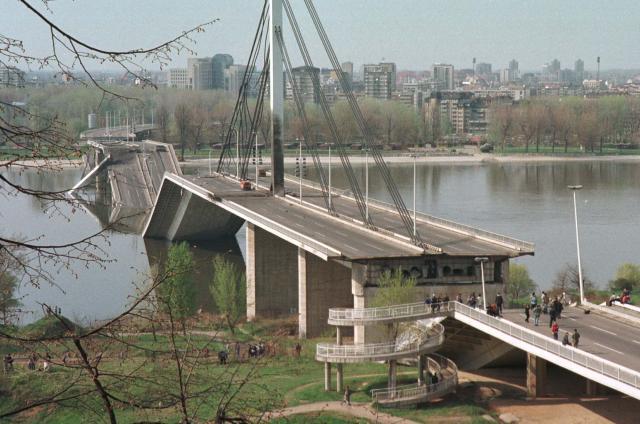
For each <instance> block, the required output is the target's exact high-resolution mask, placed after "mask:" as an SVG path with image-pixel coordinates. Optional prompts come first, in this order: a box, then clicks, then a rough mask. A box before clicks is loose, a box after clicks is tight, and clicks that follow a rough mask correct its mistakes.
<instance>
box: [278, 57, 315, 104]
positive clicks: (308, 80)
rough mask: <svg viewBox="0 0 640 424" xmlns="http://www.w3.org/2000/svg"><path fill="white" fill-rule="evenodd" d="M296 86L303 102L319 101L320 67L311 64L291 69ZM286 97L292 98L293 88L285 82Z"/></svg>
mask: <svg viewBox="0 0 640 424" xmlns="http://www.w3.org/2000/svg"><path fill="white" fill-rule="evenodd" d="M291 74H292V76H293V80H294V82H295V84H296V88H297V89H298V92H299V93H300V96H301V97H302V100H303V101H304V102H305V103H320V92H319V91H318V90H316V88H320V69H319V68H316V67H312V66H299V67H297V68H293V69H292V70H291ZM287 85H288V88H287V93H286V97H287V98H288V99H293V89H292V87H291V85H290V84H287Z"/></svg>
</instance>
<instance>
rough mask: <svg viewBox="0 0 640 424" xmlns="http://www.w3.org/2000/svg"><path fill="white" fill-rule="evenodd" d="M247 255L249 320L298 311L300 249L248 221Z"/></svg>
mask: <svg viewBox="0 0 640 424" xmlns="http://www.w3.org/2000/svg"><path fill="white" fill-rule="evenodd" d="M246 254H247V319H249V320H252V319H254V318H256V317H278V316H287V315H291V314H292V313H295V312H296V311H297V307H298V305H297V302H298V284H297V283H298V261H297V255H298V248H297V247H296V246H294V245H292V244H290V243H287V242H286V241H284V240H283V239H281V238H279V237H276V236H274V235H273V234H271V233H269V232H267V231H265V230H263V229H261V228H259V227H256V226H255V225H253V224H247V253H246ZM325 321H326V320H325Z"/></svg>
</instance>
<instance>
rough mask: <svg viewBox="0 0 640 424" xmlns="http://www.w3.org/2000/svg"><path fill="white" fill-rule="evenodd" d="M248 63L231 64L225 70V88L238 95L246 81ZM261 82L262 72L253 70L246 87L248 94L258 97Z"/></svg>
mask: <svg viewBox="0 0 640 424" xmlns="http://www.w3.org/2000/svg"><path fill="white" fill-rule="evenodd" d="M246 69H247V66H246V65H230V66H229V67H228V68H227V69H225V70H224V89H225V91H228V92H230V93H232V94H233V95H234V96H237V95H238V93H239V92H240V88H241V87H242V82H243V81H244V75H245V70H246ZM259 84H260V72H256V71H253V72H251V74H250V75H249V81H248V84H247V87H246V90H247V91H246V92H247V96H249V97H256V96H257V95H258V90H259V89H260V87H259Z"/></svg>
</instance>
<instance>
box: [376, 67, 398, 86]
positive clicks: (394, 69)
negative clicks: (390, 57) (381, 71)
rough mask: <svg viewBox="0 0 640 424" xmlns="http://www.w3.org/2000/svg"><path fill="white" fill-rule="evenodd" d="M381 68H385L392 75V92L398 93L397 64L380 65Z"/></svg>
mask: <svg viewBox="0 0 640 424" xmlns="http://www.w3.org/2000/svg"><path fill="white" fill-rule="evenodd" d="M380 66H382V67H384V68H385V69H386V70H387V72H389V73H390V74H391V91H392V92H393V91H396V75H397V72H396V64H395V63H393V62H386V63H380Z"/></svg>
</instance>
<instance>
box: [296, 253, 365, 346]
mask: <svg viewBox="0 0 640 424" xmlns="http://www.w3.org/2000/svg"><path fill="white" fill-rule="evenodd" d="M350 277H351V273H350V272H349V269H348V268H346V267H345V266H343V265H340V264H339V263H337V262H334V261H324V260H322V259H320V258H318V257H317V256H315V255H313V254H311V253H308V252H307V251H305V250H303V249H302V248H299V249H298V314H299V317H298V335H299V337H300V338H306V337H318V336H320V335H321V334H322V332H324V331H325V330H327V329H328V328H329V325H328V324H327V320H328V319H329V308H351V307H353V301H352V298H351V293H350V291H351V286H350V284H349V280H350Z"/></svg>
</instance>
